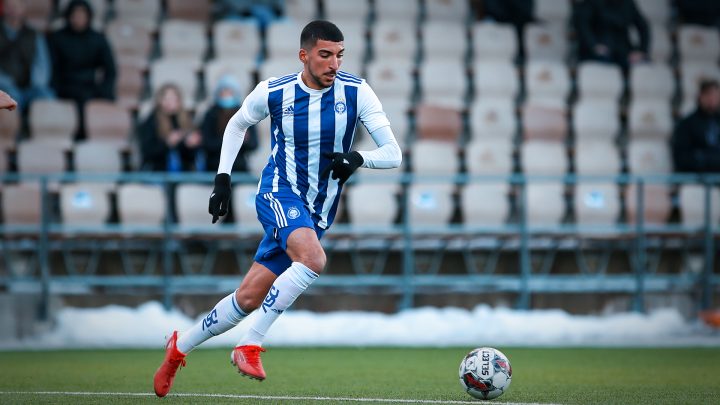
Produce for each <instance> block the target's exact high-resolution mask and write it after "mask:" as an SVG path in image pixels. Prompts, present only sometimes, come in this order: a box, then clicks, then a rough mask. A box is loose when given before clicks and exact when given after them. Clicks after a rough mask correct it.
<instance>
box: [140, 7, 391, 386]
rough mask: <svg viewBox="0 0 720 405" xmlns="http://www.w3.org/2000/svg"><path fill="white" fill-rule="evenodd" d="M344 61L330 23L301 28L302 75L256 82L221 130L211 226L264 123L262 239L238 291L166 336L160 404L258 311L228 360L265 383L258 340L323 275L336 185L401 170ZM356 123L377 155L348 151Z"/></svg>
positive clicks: (365, 91) (363, 86) (384, 129)
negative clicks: (179, 378) (206, 348)
mask: <svg viewBox="0 0 720 405" xmlns="http://www.w3.org/2000/svg"><path fill="white" fill-rule="evenodd" d="M344 52H345V47H344V45H343V34H342V32H340V30H339V29H338V28H337V27H336V26H335V25H334V24H332V23H330V22H328V21H313V22H311V23H309V24H308V25H307V26H305V28H304V29H303V31H302V34H301V35H300V52H299V58H300V61H301V62H302V63H303V70H302V71H301V72H299V73H293V74H289V75H287V76H283V77H280V78H271V79H269V80H265V81H262V82H260V83H259V84H258V85H257V87H255V89H254V90H253V91H252V92H251V93H250V94H249V95H248V96H247V98H246V99H245V101H244V103H243V105H242V107H241V108H240V110H239V111H238V112H237V113H236V114H235V115H234V116H233V117H232V119H231V120H230V122H229V123H228V125H227V127H226V128H225V133H224V135H223V145H222V150H221V156H220V167H219V168H218V174H217V176H216V177H215V187H214V189H213V192H212V194H211V195H210V205H209V211H210V214H211V215H212V221H213V223H215V221H217V219H218V218H219V217H220V216H223V215H225V214H226V213H227V209H228V204H229V201H230V174H229V173H230V171H231V169H232V165H233V161H234V159H235V157H236V156H237V154H238V151H239V150H240V146H241V145H242V143H243V138H244V136H245V131H246V130H247V129H248V128H249V127H250V126H252V125H254V124H256V123H258V122H259V121H261V120H262V119H264V118H265V117H267V116H268V115H269V116H270V122H271V126H270V128H271V134H270V136H271V137H272V142H271V146H272V152H271V155H270V158H269V159H268V164H267V166H265V169H264V170H263V172H262V175H261V178H260V182H259V184H258V192H257V196H256V198H255V207H256V210H257V215H258V219H259V220H260V222H261V223H262V225H263V227H264V229H265V236H264V238H263V240H262V241H261V242H260V246H259V247H258V250H257V253H256V254H255V261H254V262H253V264H252V266H251V267H250V270H249V271H248V273H247V275H246V276H245V278H244V279H243V281H242V283H241V284H240V288H238V289H237V290H235V292H233V293H231V294H230V295H228V296H227V297H225V298H223V299H222V300H221V301H220V302H218V303H217V305H215V308H213V309H212V310H211V311H210V312H209V313H208V315H207V317H205V318H204V319H203V320H202V321H201V322H199V323H198V324H197V325H195V326H193V327H192V328H190V329H189V330H187V331H185V332H183V333H180V334H179V335H178V333H177V331H175V332H173V334H172V336H171V337H170V339H169V340H168V342H167V346H166V353H165V360H164V361H163V364H162V365H161V366H160V368H159V369H158V370H157V372H156V373H155V380H154V383H155V393H156V394H157V395H158V396H161V397H162V396H165V395H167V393H168V392H169V391H170V388H171V386H172V383H173V379H174V378H175V373H176V372H177V369H178V368H179V367H180V366H181V365H184V364H185V356H186V355H187V353H189V352H190V351H191V350H192V349H194V348H195V347H196V346H198V345H199V344H200V343H202V342H204V341H205V340H207V339H209V338H211V337H213V336H217V335H219V334H221V333H224V332H227V331H228V330H230V329H231V328H232V327H234V326H235V325H237V324H238V323H239V322H240V321H241V320H243V319H244V318H245V317H246V316H247V315H248V314H249V313H251V312H252V311H254V310H255V309H258V308H260V309H258V315H259V316H258V317H257V318H255V321H254V323H253V325H252V326H251V328H250V329H249V331H248V333H247V334H246V335H245V336H244V337H243V339H242V340H241V341H240V343H239V344H238V345H237V347H235V349H234V350H233V351H232V353H231V355H230V358H231V361H232V363H233V364H234V365H235V366H236V367H237V370H238V371H239V372H240V373H242V374H244V375H246V376H248V377H251V378H254V379H258V380H263V379H265V371H264V370H263V367H262V363H261V362H260V352H263V351H265V349H263V348H262V343H263V340H264V339H265V335H266V334H267V331H268V329H269V328H270V326H271V325H272V324H273V322H274V321H275V320H276V319H277V318H278V317H279V316H280V315H281V314H282V313H283V311H285V310H286V309H287V308H288V307H290V305H292V303H293V302H294V301H295V300H296V299H297V297H298V296H300V294H302V293H303V291H305V289H307V288H308V287H309V286H310V284H312V282H313V281H315V279H317V277H318V275H319V274H320V273H322V271H323V269H324V267H325V261H326V259H325V252H324V251H323V248H322V246H321V245H320V238H321V237H322V235H323V233H324V232H325V231H326V230H327V229H328V227H329V226H330V225H331V224H332V222H333V219H334V218H335V213H336V211H337V206H338V201H339V196H340V192H341V190H342V187H343V184H344V183H345V181H347V179H348V178H349V177H350V176H351V175H352V174H353V172H354V171H355V170H356V169H357V168H359V167H366V168H371V169H390V168H395V167H398V166H399V165H400V163H401V161H402V153H401V151H400V147H399V146H398V144H397V141H396V140H395V137H394V135H393V133H392V131H391V129H390V122H389V121H388V119H387V117H386V116H385V113H384V112H383V110H382V106H381V104H380V102H379V100H378V98H377V96H376V95H375V93H374V92H373V91H372V89H371V88H370V86H369V85H368V84H367V83H366V82H365V80H363V79H360V78H357V77H355V76H353V75H351V74H348V73H345V72H343V71H341V70H339V69H340V64H341V63H342V58H343V53H344ZM358 120H360V121H361V122H362V123H363V124H364V125H365V127H366V128H367V130H368V132H369V133H370V134H371V135H372V137H373V139H374V141H375V143H376V144H377V145H378V147H377V149H375V150H372V151H362V152H358V151H352V152H351V151H350V147H351V145H352V141H353V136H354V134H355V127H356V124H357V122H358Z"/></svg>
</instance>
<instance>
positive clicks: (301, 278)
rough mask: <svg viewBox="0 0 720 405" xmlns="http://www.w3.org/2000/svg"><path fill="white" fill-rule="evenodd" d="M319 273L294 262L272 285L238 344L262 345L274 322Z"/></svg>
mask: <svg viewBox="0 0 720 405" xmlns="http://www.w3.org/2000/svg"><path fill="white" fill-rule="evenodd" d="M316 278H318V275H317V273H315V272H314V271H312V270H310V269H309V268H308V267H307V266H305V265H304V264H302V263H299V262H293V264H292V265H290V267H288V269H287V270H285V272H284V273H283V274H281V275H280V277H278V278H277V279H276V280H275V282H274V283H273V285H272V287H270V291H269V292H268V295H267V296H266V297H265V300H264V301H263V303H262V305H261V306H260V308H258V310H257V315H258V317H257V318H255V319H254V321H253V325H252V326H251V327H250V329H249V330H248V332H247V333H246V334H245V336H244V337H243V338H242V340H241V341H240V343H238V346H243V345H256V346H262V342H263V340H264V339H265V334H266V333H267V331H268V329H270V326H272V324H273V322H275V320H276V319H277V318H278V317H279V316H280V315H281V314H282V313H283V312H284V311H285V310H286V309H288V308H289V307H290V305H292V304H293V302H295V300H296V299H297V297H299V296H300V294H302V293H303V291H305V290H306V289H307V288H308V287H309V286H310V284H312V282H313V281H315V279H316Z"/></svg>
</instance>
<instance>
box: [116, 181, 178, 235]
mask: <svg viewBox="0 0 720 405" xmlns="http://www.w3.org/2000/svg"><path fill="white" fill-rule="evenodd" d="M147 201H153V204H148V203H147ZM117 207H118V216H119V219H120V223H121V224H123V225H139V226H146V227H153V226H157V225H160V224H162V223H163V221H164V220H165V215H166V212H167V210H166V199H165V193H164V192H163V188H162V187H161V186H158V185H151V184H139V183H126V184H119V185H118V186H117Z"/></svg>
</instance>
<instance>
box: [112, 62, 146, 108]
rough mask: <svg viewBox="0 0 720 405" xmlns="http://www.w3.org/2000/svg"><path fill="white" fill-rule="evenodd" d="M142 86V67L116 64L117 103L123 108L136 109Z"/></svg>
mask: <svg viewBox="0 0 720 405" xmlns="http://www.w3.org/2000/svg"><path fill="white" fill-rule="evenodd" d="M143 88H144V79H143V72H142V68H139V67H136V66H124V65H119V66H118V76H117V84H116V89H117V103H118V105H120V106H122V107H123V108H125V109H137V107H138V104H139V102H140V96H141V95H142V91H143Z"/></svg>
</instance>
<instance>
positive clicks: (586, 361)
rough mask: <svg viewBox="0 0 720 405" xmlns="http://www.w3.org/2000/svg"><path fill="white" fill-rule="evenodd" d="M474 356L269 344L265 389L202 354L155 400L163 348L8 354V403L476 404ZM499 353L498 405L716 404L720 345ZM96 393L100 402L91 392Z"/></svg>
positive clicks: (3, 375) (2, 356)
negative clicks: (501, 390)
mask: <svg viewBox="0 0 720 405" xmlns="http://www.w3.org/2000/svg"><path fill="white" fill-rule="evenodd" d="M470 349H471V348H469V347H468V348H444V349H414V348H365V349H362V348H311V349H307V348H272V347H270V348H269V350H268V352H267V353H265V354H264V355H263V361H264V364H265V369H266V371H267V373H268V379H267V380H266V381H263V382H257V381H254V380H249V379H247V378H242V377H241V376H240V375H238V374H237V373H236V372H235V371H234V369H233V368H232V367H231V365H230V364H229V363H230V361H229V350H217V349H202V348H200V349H198V350H196V351H195V352H193V353H192V354H191V355H190V356H188V359H187V360H188V366H187V367H186V368H184V369H182V370H181V371H180V372H179V373H178V377H177V380H176V381H175V386H174V387H173V391H172V392H171V394H170V395H169V396H168V397H166V398H164V399H162V400H160V399H157V398H155V397H154V396H153V395H151V393H152V376H153V373H154V371H155V369H156V368H157V366H158V365H159V363H160V361H161V358H162V356H163V351H162V350H154V351H153V350H102V351H99V350H88V351H82V350H76V351H49V352H44V351H41V352H0V404H15V403H32V404H37V403H53V404H57V403H61V404H77V403H94V404H105V403H193V404H195V403H213V404H214V403H235V404H237V403H248V404H249V403H253V404H254V403H268V404H270V403H282V404H291V403H292V404H298V403H328V404H329V403H353V402H349V401H343V400H341V398H364V399H384V400H397V399H400V400H405V403H412V401H413V400H416V401H419V400H437V401H474V400H473V399H472V398H471V397H470V396H468V395H467V394H465V393H464V392H463V391H462V389H461V388H460V384H459V382H458V376H457V370H458V365H459V364H460V360H461V359H462V358H463V356H464V355H465V354H466V353H467V352H468V351H469V350H470ZM499 349H500V350H502V351H503V352H504V353H505V354H506V355H508V357H509V358H510V362H511V363H512V367H513V380H512V384H511V386H510V389H509V391H508V392H507V393H506V394H505V395H503V396H501V397H500V398H498V399H496V400H493V401H491V402H496V403H502V402H513V403H556V404H712V403H716V404H717V403H720V399H718V398H720V348H678V349H562V348H512V347H499ZM21 392H22V393H21ZM38 392H52V393H44V394H39V393H38ZM69 392H79V393H84V394H81V395H80V394H68V393H69ZM92 392H99V393H101V394H97V395H96V394H90V395H88V394H86V393H92ZM63 393H65V394H63ZM107 393H124V394H123V395H111V394H107ZM129 393H140V394H139V395H134V396H133V395H130V394H129ZM174 393H176V394H226V395H228V396H227V397H208V396H177V395H175V396H173V394H174ZM232 395H235V396H237V395H256V396H258V397H253V398H242V397H232ZM279 397H309V398H317V397H323V398H325V399H322V400H312V399H309V398H306V399H298V398H279ZM158 401H162V402H158ZM477 402H482V401H477ZM362 403H373V401H367V402H362ZM382 403H391V402H390V401H383V402H382Z"/></svg>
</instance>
